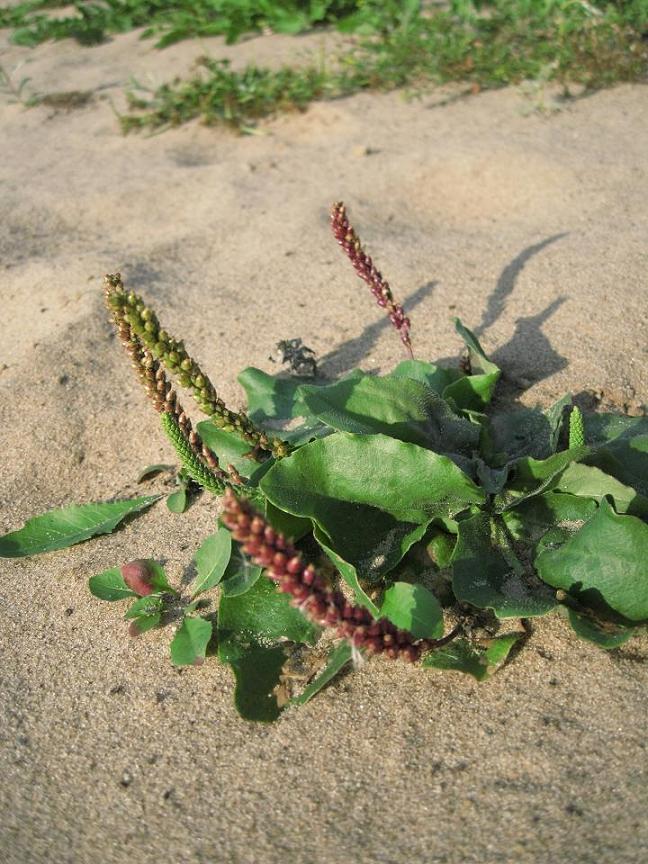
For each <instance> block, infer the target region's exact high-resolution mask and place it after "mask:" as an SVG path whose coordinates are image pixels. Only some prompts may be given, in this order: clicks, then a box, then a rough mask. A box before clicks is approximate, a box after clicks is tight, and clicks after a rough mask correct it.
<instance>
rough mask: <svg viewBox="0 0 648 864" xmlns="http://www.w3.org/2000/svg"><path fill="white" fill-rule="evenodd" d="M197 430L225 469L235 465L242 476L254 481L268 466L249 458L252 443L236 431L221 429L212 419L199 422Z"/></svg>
mask: <svg viewBox="0 0 648 864" xmlns="http://www.w3.org/2000/svg"><path fill="white" fill-rule="evenodd" d="M196 430H197V432H198V434H199V435H200V437H201V438H202V440H203V441H204V443H205V444H206V445H207V447H209V449H210V450H211V451H212V453H214V454H215V455H216V456H217V457H218V461H219V462H220V465H221V467H222V468H223V469H227V468H228V466H229V465H233V466H234V468H236V470H237V471H238V472H239V474H240V475H241V477H249V478H250V480H252V481H253V480H254V478H255V477H256V475H257V474H259V471H261V470H262V469H263V468H265V467H266V466H265V464H264V465H260V464H259V463H257V462H255V461H254V459H250V458H248V454H250V453H251V451H252V448H251V446H250V444H249V443H248V442H247V441H244V440H243V439H242V438H239V436H238V435H236V434H235V433H234V432H225V431H224V430H223V429H219V428H218V427H217V426H214V424H213V423H212V421H211V420H203V421H202V422H200V423H198V424H197V426H196Z"/></svg>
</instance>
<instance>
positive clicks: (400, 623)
mask: <svg viewBox="0 0 648 864" xmlns="http://www.w3.org/2000/svg"><path fill="white" fill-rule="evenodd" d="M380 616H381V618H389V620H390V621H391V623H392V624H394V625H395V626H396V627H398V628H399V629H400V630H407V631H408V632H410V633H411V634H412V636H414V638H415V639H438V638H440V637H441V636H443V610H442V609H441V605H440V603H439V601H438V600H437V598H436V597H435V596H434V594H433V593H432V592H431V591H428V589H427V588H425V587H424V586H423V585H411V584H409V583H408V582H394V584H393V585H391V586H390V587H389V588H388V589H387V591H385V597H384V599H383V602H382V606H381V607H380Z"/></svg>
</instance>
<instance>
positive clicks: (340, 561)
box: [313, 526, 425, 618]
mask: <svg viewBox="0 0 648 864" xmlns="http://www.w3.org/2000/svg"><path fill="white" fill-rule="evenodd" d="M423 530H425V527H424V526H423ZM313 536H314V537H315V539H316V540H317V542H318V543H319V545H320V546H321V547H322V549H323V550H324V552H326V554H327V555H328V557H329V558H330V559H331V561H332V562H333V564H334V565H335V567H336V568H337V570H338V572H339V574H340V576H341V577H342V579H343V580H344V582H346V584H347V585H348V586H349V588H351V590H352V591H353V596H354V597H355V600H356V603H359V604H360V606H364V607H365V609H368V610H369V611H370V612H371V614H372V615H373V616H374V618H379V617H380V613H379V611H378V607H377V606H376V604H375V603H374V602H373V600H372V599H371V597H369V595H368V594H367V592H366V591H365V590H364V588H363V587H362V585H361V584H360V580H359V578H358V571H357V570H356V568H355V567H354V566H353V564H350V563H349V562H348V561H345V560H344V558H342V557H341V556H340V555H338V554H337V552H336V551H335V550H334V549H333V544H332V543H331V540H330V539H329V538H328V537H327V536H326V534H325V533H324V532H323V531H322V530H321V528H318V527H315V530H314V531H313ZM416 539H418V538H416ZM404 542H405V541H404ZM414 542H416V541H415V540H414V539H413V538H412V543H414ZM403 545H404V543H403ZM405 551H407V550H405ZM405 551H403V546H402V545H400V544H399V546H394V547H392V549H391V550H390V552H391V554H392V559H393V562H394V563H393V565H392V566H395V565H396V564H397V563H398V561H399V560H400V559H401V558H402V556H403V555H404V554H405ZM381 563H382V562H381ZM387 564H388V566H389V562H387ZM383 566H384V565H383ZM390 569H391V568H390ZM367 570H368V568H367V567H364V568H363V572H367Z"/></svg>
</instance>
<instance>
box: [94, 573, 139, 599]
mask: <svg viewBox="0 0 648 864" xmlns="http://www.w3.org/2000/svg"><path fill="white" fill-rule="evenodd" d="M88 587H89V588H90V593H91V594H92V595H94V596H95V597H98V598H99V599H100V600H109V601H111V602H112V601H113V600H123V599H124V598H125V597H137V594H136V593H135V592H134V591H131V589H130V588H129V587H128V585H127V584H126V583H125V582H124V577H123V576H122V574H121V570H120V569H119V567H112V568H111V569H110V570H104V572H103V573H99V574H98V575H97V576H91V577H90V579H89V580H88Z"/></svg>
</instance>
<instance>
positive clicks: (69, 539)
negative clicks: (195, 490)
mask: <svg viewBox="0 0 648 864" xmlns="http://www.w3.org/2000/svg"><path fill="white" fill-rule="evenodd" d="M160 497H161V496H160V495H147V496H145V497H143V498H131V499H130V500H129V501H110V502H108V503H99V504H81V505H73V506H72V507H65V508H64V509H62V510H50V511H49V513H43V514H42V515H41V516H35V517H34V518H33V519H30V520H29V521H28V522H26V523H25V526H24V527H23V528H21V529H20V530H19V531H12V532H11V533H10V534H5V535H4V537H0V558H23V557H25V556H26V555H39V554H41V553H42V552H53V551H54V550H55V549H66V548H67V547H68V546H74V544H75V543H81V542H82V541H83V540H88V539H89V538H90V537H94V536H95V535H97V534H110V532H111V531H113V530H114V529H115V528H116V527H117V525H119V523H120V522H121V521H122V519H124V518H125V517H126V516H128V515H129V514H131V513H139V512H140V511H141V510H145V509H146V508H147V507H150V506H151V504H154V503H155V502H156V501H157V500H158V499H159V498H160Z"/></svg>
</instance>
